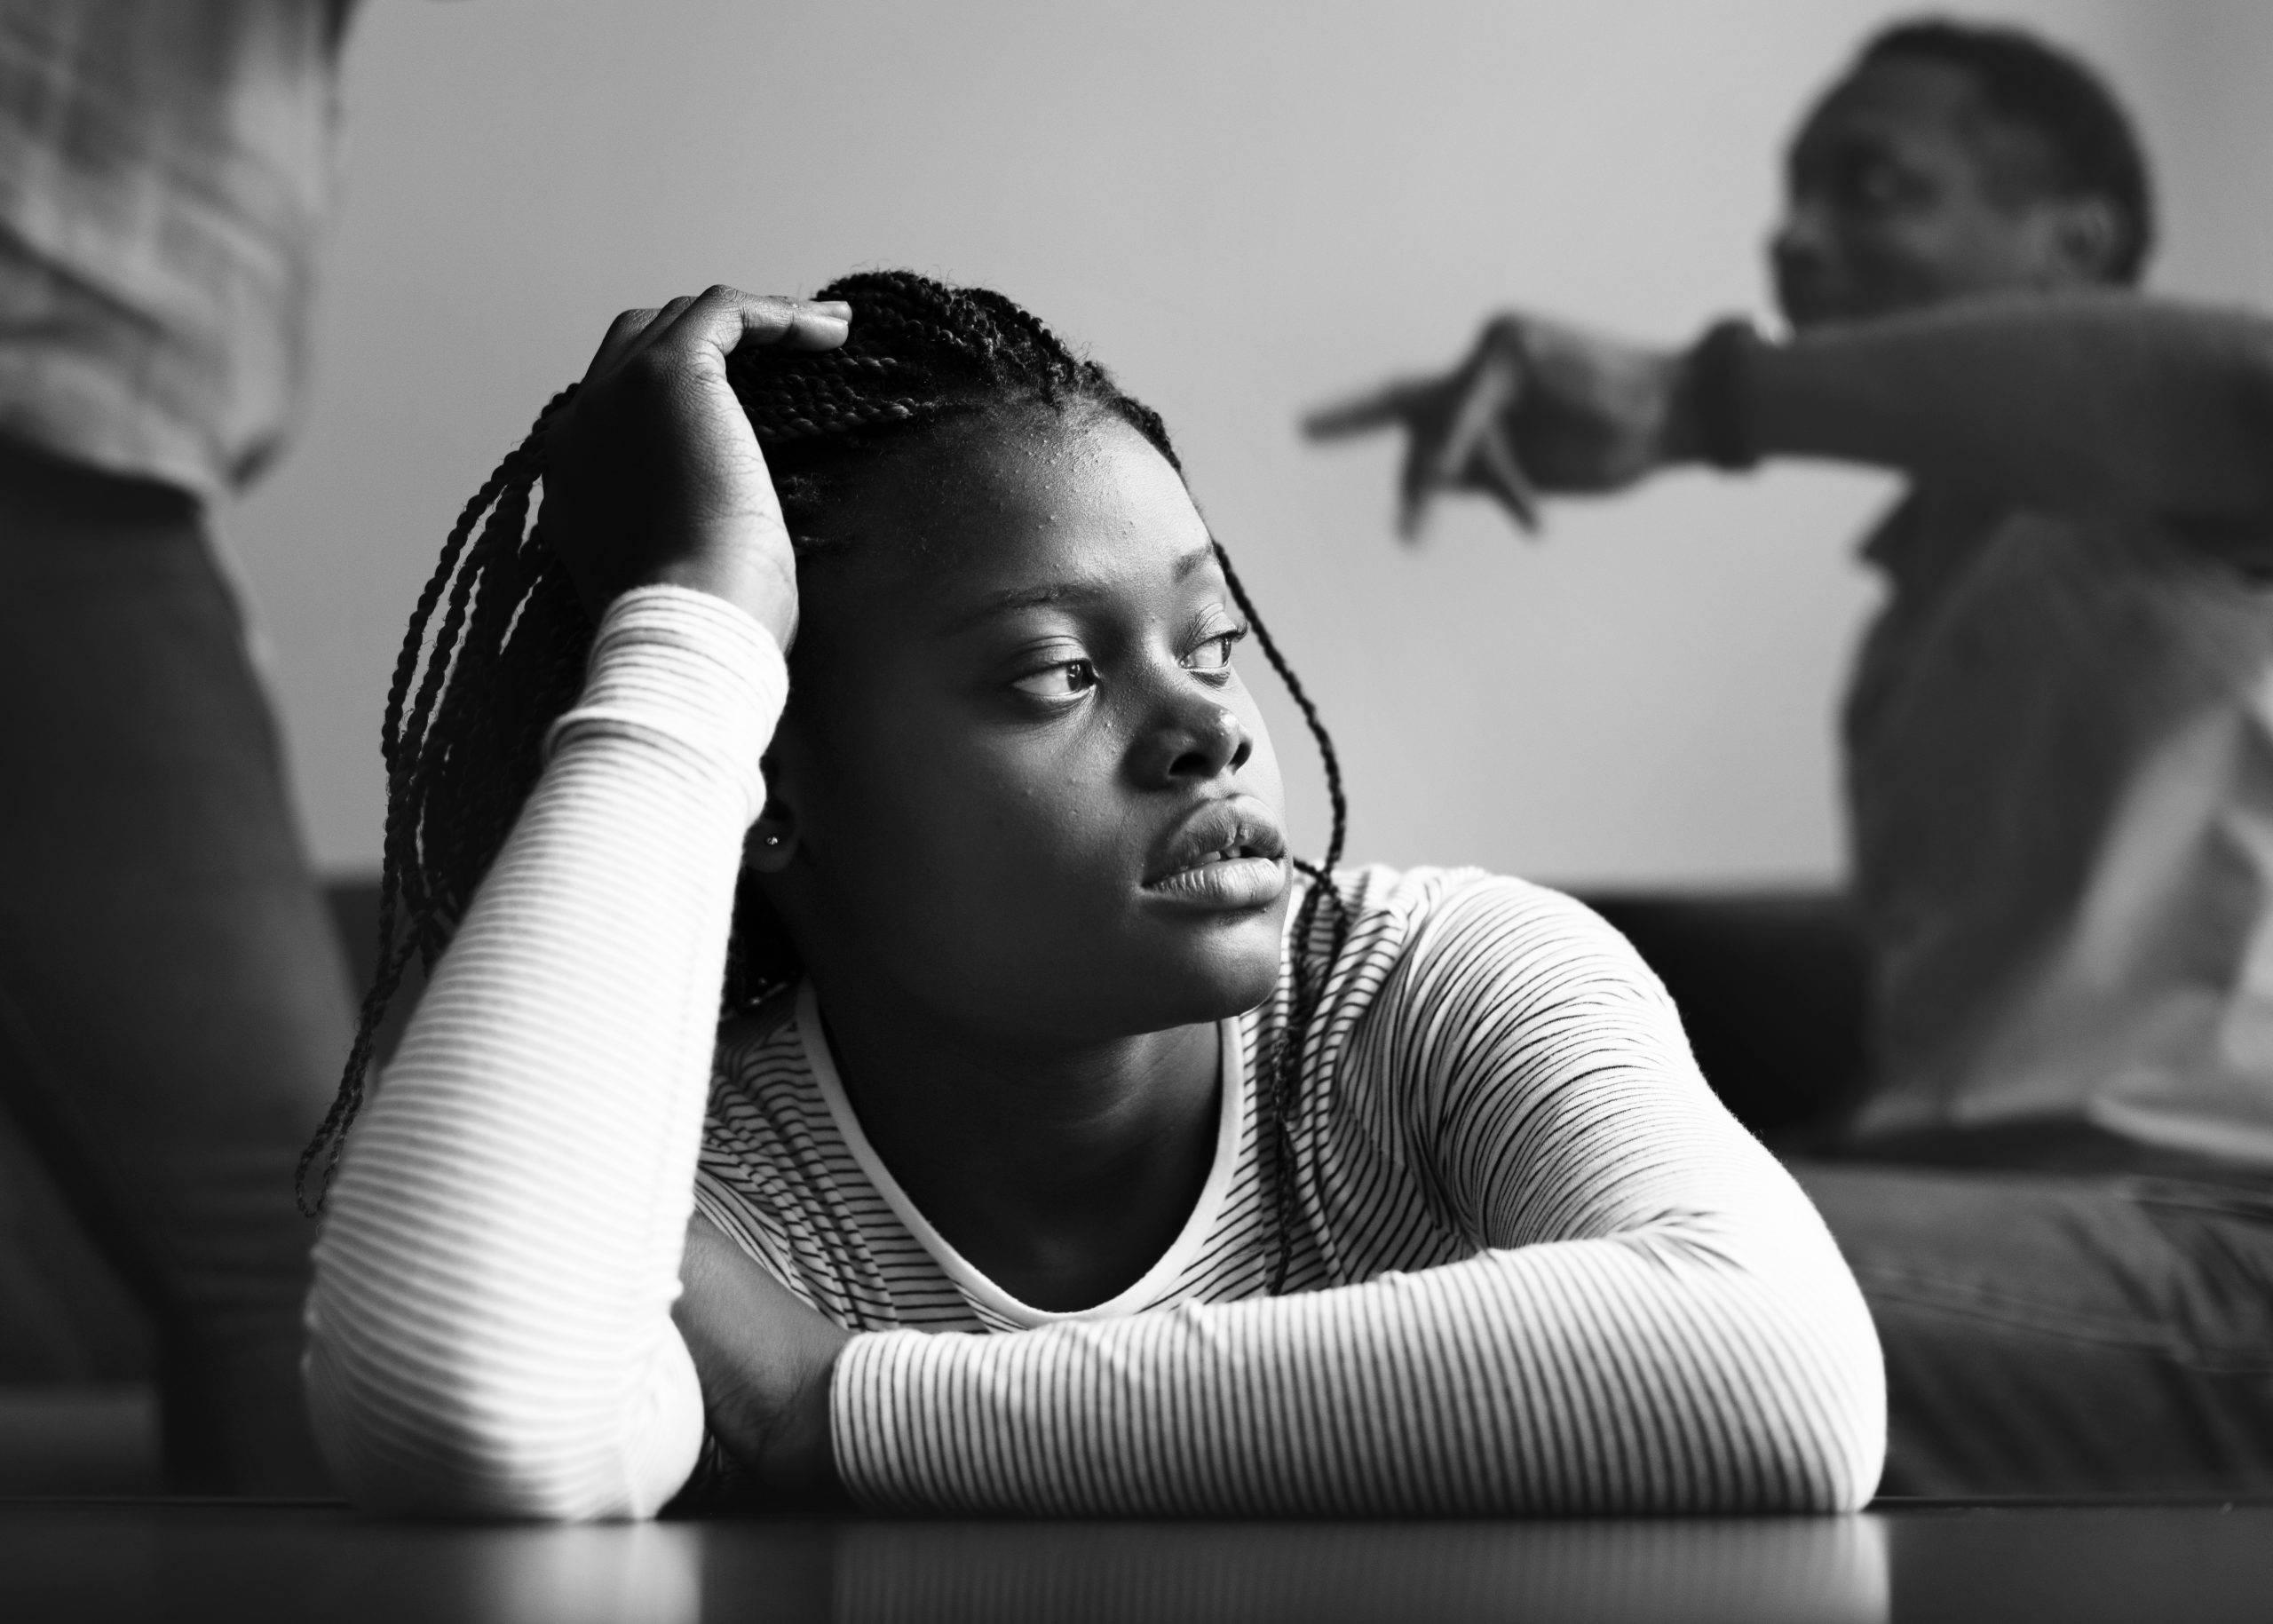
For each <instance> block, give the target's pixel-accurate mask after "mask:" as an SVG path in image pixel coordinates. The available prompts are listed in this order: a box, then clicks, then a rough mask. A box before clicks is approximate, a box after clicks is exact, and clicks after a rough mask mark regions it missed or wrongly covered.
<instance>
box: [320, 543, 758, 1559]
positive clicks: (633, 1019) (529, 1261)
mask: <svg viewBox="0 0 2273 1624" xmlns="http://www.w3.org/2000/svg"><path fill="white" fill-rule="evenodd" d="M787 686H788V683H787V677H786V673H785V669H784V667H783V663H782V659H781V654H780V649H779V648H778V647H777V646H775V644H774V642H773V640H772V638H771V637H770V636H769V635H768V634H767V633H766V632H765V630H764V629H763V628H762V627H760V626H759V625H758V624H757V622H756V621H754V620H752V619H751V618H750V617H749V616H748V615H747V614H743V613H742V612H741V610H739V609H736V608H734V607H733V606H730V605H728V604H725V602H723V601H721V600H719V599H717V598H710V597H708V596H706V595H704V594H701V593H699V592H691V591H686V590H680V589H677V588H671V587H652V588H645V589H641V590H638V591H635V592H630V593H627V594H626V595H625V596H624V597H623V598H621V599H619V600H618V601H617V602H616V603H615V604H614V606H612V607H611V608H610V609H609V611H608V613H607V615H606V618H605V620H604V621H603V622H602V624H601V626H600V629H599V632H598V638H597V639H596V641H595V644H594V647H593V653H592V657H591V663H590V670H589V674H588V677H587V679H586V683H585V687H584V691H583V694H582V699H581V701H580V702H579V703H578V705H577V707H576V708H575V709H573V710H571V711H570V712H568V713H567V714H566V716H564V717H562V718H561V719H560V721H559V722H558V724H557V725H555V728H554V731H553V735H552V739H551V741H550V742H551V753H550V762H549V763H548V764H547V766H546V768H545V770H544V772H543V776H542V778H541V779H540V780H539V782H538V784H537V787H536V788H535V791H534V792H533V793H532V795H531V796H530V798H529V800H528V803H527V806H526V807H525V808H524V810H523V811H522V812H521V815H520V818H519V820H518V822H517V823H516V824H515V826H514V828H513V831H512V834H511V836H509V837H508V839H507V840H506V842H505V844H504V847H503V851H502V852H500V853H499V855H498V858H497V860H496V862H495V866H494V867H493V868H492V869H491V871H490V874H489V875H488V877H487V879H486V880H485V881H484V882H483V883H482V885H481V888H480V891H479V894H478V895H477V897H476V898H475V899H474V902H473V905H472V907H471V908H470V909H469V910H468V912H467V915H466V917H465V919H464V921H463V923H462V924H461V926H460V927H459V929H458V931H457V934H456V937H455V940H454V941H453V943H452V945H451V947H450V949H449V951H448V953H447V954H446V955H444V957H443V959H442V961H441V963H440V964H439V965H438V966H437V967H436V970H435V974H434V978H433V982H432V985H431V986H429V987H428V989H427V991H426V994H425V996H424V1000H423V1001H422V1002H421V1003H420V1006H419V1009H418V1012H417V1014H416V1017H415V1018H413V1020H412V1021H411V1024H410V1027H409V1030H408V1032H407V1033H406V1034H405V1035H404V1038H403V1042H402V1047H401V1050H400V1053H399V1054H398V1055H397V1057H396V1058H395V1060H394V1062H393V1064H392V1065H391V1066H389V1067H388V1068H387V1072H386V1075H385V1078H384V1084H383V1086H381V1087H379V1088H378V1089H376V1092H375V1094H374V1097H373V1098H372V1100H371V1102H370V1105H369V1106H368V1109H367V1111H366V1112H365V1113H364V1115H363V1118H362V1120H361V1121H360V1122H359V1123H358V1125H357V1127H356V1129H355V1132H354V1134H353V1136H352V1139H351V1140H350V1142H349V1145H348V1148H347V1153H346V1155H345V1161H344V1165H343V1166H342V1168H341V1170H340V1174H339V1177H338V1180H337V1184H336V1185H335V1186H334V1188H333V1190H332V1192H331V1196H330V1200H329V1216H328V1217H327V1219H326V1222H325V1224H324V1227H323V1232H322V1234H321V1239H320V1240H318V1242H317V1245H316V1248H315V1283H314V1286H313V1290H312V1291H311V1293H310V1295H309V1300H308V1307H307V1316H306V1318H307V1332H308V1345H307V1353H306V1358H305V1377H306V1385H307V1390H308V1398H309V1404H310V1406H311V1410H312V1413H313V1417H314V1421H315V1423H316V1430H317V1434H318V1437H319V1438H320V1439H321V1442H322V1444H323V1446H324V1450H325V1453H326V1455H327V1457H328V1459H329V1462H330V1464H331V1467H332V1469H333V1471H334V1472H335V1474H336V1475H337V1479H338V1481H339V1482H340V1484H341V1485H342V1486H343V1487H344V1488H345V1490H346V1492H347V1493H348V1494H349V1495H350V1496H351V1497H352V1498H353V1499H354V1500H355V1501H358V1502H359V1503H360V1504H362V1505H365V1506H368V1507H371V1508H373V1509H383V1510H392V1511H414V1512H422V1513H429V1514H431V1513H436V1512H451V1513H459V1514H470V1515H479V1516H506V1517H547V1518H596V1517H639V1516H646V1515H650V1514H652V1513H653V1511H654V1510H656V1509H658V1508H660V1507H661V1505H662V1504H663V1503H664V1501H667V1500H669V1498H670V1496H671V1495H672V1494H673V1493H675V1492H676V1491H677V1489H678V1488H679V1486H680V1485H682V1484H683V1483H684V1482H685V1480H686V1477H687V1475H688V1473H689V1472H690V1471H691V1470H693V1465H694V1462H695V1458H696V1454H697V1451H698V1449H699V1447H700V1446H701V1437H702V1398H701V1389H700V1385H699V1383H698V1382H697V1380H696V1377H695V1372H694V1367H693V1361H692V1359H690V1357H689V1356H688V1354H687V1351H686V1349H685V1344H684V1343H682V1342H681V1340H680V1338H679V1335H678V1332H677V1327H675V1326H674V1325H673V1324H672V1321H671V1318H670V1310H671V1305H672V1303H674V1302H675V1301H676V1300H677V1295H678V1290H679V1268H680V1262H681V1257H682V1254H683V1251H684V1248H685V1233H686V1225H687V1221H688V1218H689V1216H690V1214H691V1212H692V1209H693V1181H694V1168H695V1161H696V1157H697V1153H698V1152H699V1149H700V1142H701V1126H702V1117H703V1111H704V1106H705V1103H706V1098H707V1095H708V1085H709V1074H710V1066H711V1055H712V1049H713V1044H714V1040H715V1035H716V1033H717V1015H718V990H719V986H720V985H721V981H722V978H723V975H724V967H725V946H726V939H727V934H728V931H729V928H730V924H731V910H732V907H733V891H734V877H735V874H736V870H737V867H738V866H739V863H740V860H741V841H742V837H743V835H744V833H745V831H746V830H747V829H748V826H749V824H750V822H751V821H752V820H754V819H755V817H756V814H757V812H758V809H759V808H760V806H761V805H762V804H763V802H764V786H763V783H762V781H761V779H760V775H759V768H758V759H759V756H760V754H761V753H762V752H763V750H764V748H765V745H766V742H767V740H768V738H769V737H770V736H771V734H772V728H773V725H774V723H775V721H776V720H777V719H778V717H779V716H780V709H781V706H782V702H783V700H784V698H785V695H786V693H787Z"/></svg>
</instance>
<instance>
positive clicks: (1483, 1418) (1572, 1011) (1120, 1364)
mask: <svg viewBox="0 0 2273 1624" xmlns="http://www.w3.org/2000/svg"><path fill="white" fill-rule="evenodd" d="M1408 923H1409V922H1408ZM1344 963H1345V964H1347V963H1350V960H1348V959H1345V961H1344ZM1369 977H1370V972H1368V973H1367V974H1366V975H1354V974H1342V975H1339V977H1338V978H1339V979H1340V980H1341V982H1342V986H1341V995H1342V996H1345V997H1346V996H1348V995H1349V994H1350V991H1351V986H1352V984H1353V983H1354V982H1356V981H1358V980H1361V979H1367V978H1369ZM1331 1014H1332V1012H1331V1011H1329V1019H1328V1021H1327V1031H1328V1032H1329V1033H1330V1034H1333V1035H1332V1036H1331V1038H1330V1039H1329V1042H1330V1044H1331V1045H1332V1046H1333V1047H1334V1050H1335V1052H1333V1053H1330V1054H1328V1056H1327V1058H1326V1060H1325V1062H1324V1065H1325V1067H1326V1074H1327V1075H1337V1076H1339V1077H1341V1078H1342V1079H1343V1081H1345V1082H1346V1081H1347V1080H1348V1079H1351V1078H1356V1077H1359V1076H1361V1075H1364V1074H1368V1073H1370V1074H1371V1075H1373V1076H1374V1077H1376V1078H1378V1079H1380V1080H1381V1081H1380V1084H1379V1086H1378V1088H1377V1089H1376V1090H1375V1093H1376V1098H1375V1100H1374V1102H1372V1103H1371V1104H1370V1105H1369V1103H1368V1102H1367V1101H1366V1100H1365V1099H1362V1098H1358V1097H1352V1098H1351V1099H1350V1101H1349V1102H1348V1108H1350V1109H1353V1110H1357V1111H1360V1112H1367V1111H1369V1110H1371V1109H1372V1108H1373V1105H1380V1106H1381V1107H1382V1111H1383V1113H1384V1124H1385V1130H1386V1132H1387V1133H1388V1134H1389V1135H1390V1136H1391V1137H1392V1139H1394V1140H1396V1141H1399V1142H1401V1150H1402V1153H1403V1154H1405V1155H1406V1156H1408V1157H1410V1158H1411V1159H1412V1160H1413V1163H1414V1168H1413V1170H1414V1176H1416V1177H1419V1178H1421V1179H1422V1180H1424V1181H1426V1182H1428V1183H1429V1184H1432V1185H1433V1187H1434V1190H1435V1192H1436V1195H1437V1200H1438V1201H1439V1202H1440V1204H1441V1208H1442V1211H1443V1213H1444V1215H1445V1218H1446V1220H1447V1221H1449V1222H1451V1223H1453V1224H1456V1225H1458V1226H1460V1227H1461V1228H1462V1229H1464V1230H1465V1231H1466V1232H1469V1234H1470V1235H1471V1236H1472V1238H1473V1240H1474V1241H1475V1243H1476V1245H1477V1248H1478V1249H1477V1253H1476V1254H1475V1255H1474V1256H1471V1257H1469V1258H1468V1259H1466V1260H1464V1261H1462V1262H1459V1263H1456V1264H1447V1265H1445V1266H1443V1267H1439V1268H1434V1269H1428V1270H1422V1271H1415V1272H1413V1273H1410V1274H1388V1275H1383V1276H1382V1277H1380V1278H1378V1279H1373V1280H1370V1281H1367V1282H1366V1283H1364V1284H1360V1285H1354V1286H1347V1287H1337V1288H1334V1289H1330V1290H1325V1291H1319V1292H1313V1293H1307V1294H1303V1295H1294V1296H1287V1297H1281V1298H1276V1299H1265V1300H1251V1301H1246V1302H1239V1303H1219V1304H1206V1305H1203V1304H1190V1303H1187V1304H1181V1305H1178V1306H1176V1307H1175V1308H1173V1309H1169V1310H1166V1311H1158V1312H1153V1313H1147V1314H1141V1315H1137V1316H1135V1317H1133V1318H1130V1319H1120V1320H1105V1321H1090V1322H1074V1323H1069V1324H1061V1325H1053V1326H1049V1327H1041V1328H1038V1329H1034V1330H1030V1331H1023V1332H1018V1333H1015V1334H1012V1335H1001V1336H990V1337H973V1336H933V1335H922V1334H920V1333H912V1332H906V1331H891V1332H883V1333H877V1334H874V1335H865V1336H859V1337H856V1338H854V1339H853V1341H852V1342H851V1343H850V1344H849V1345H848V1346H847V1348H846V1350H845V1351H844V1353H843V1356H842V1358H841V1360H840V1363H839V1365H838V1367H837V1373H836V1385H835V1388H834V1389H833V1392H832V1404H833V1407H834V1415H833V1425H834V1434H835V1439H836V1452H837V1461H838V1467H839V1470H840V1471H841V1472H842V1474H843V1477H844V1478H845V1481H846V1483H847V1485H848V1486H849V1487H850V1488H851V1490H852V1491H853V1493H855V1494H856V1496H858V1497H859V1499H860V1500H861V1501H864V1502H865V1503H867V1504H868V1505H870V1506H872V1507H875V1508H878V1509H926V1510H934V1511H960V1512H1004V1511H1010V1512H1030V1513H1040V1514H1050V1515H1084V1514H1100V1513H1105V1514H1112V1513H1123V1514H1156V1515H1208V1514H1234V1515H1237V1514H1247V1515H1286V1514H1303V1513H1308V1514H1328V1515H1337V1514H1338V1515H1408V1516H1412V1515H1419V1516H1426V1515H1439V1516H1443V1515H1466V1516H1479V1515H1485V1516H1488V1515H1501V1514H1508V1513H1521V1512H1555V1513H1578V1512H1612V1511H1629V1512H1639V1511H1708V1510H1710V1511H1739V1510H1816V1511H1829V1510H1841V1509H1852V1508H1854V1507H1857V1506H1859V1505H1860V1504H1861V1503H1862V1502H1863V1501H1865V1500H1866V1499H1867V1498H1868V1497H1869V1495H1870V1493H1871V1492H1872V1490H1873V1487H1874V1485H1876V1482H1877V1479H1878V1475H1879V1470H1880V1466H1881V1460H1882V1456H1883V1454H1884V1448H1885V1395H1884V1375H1883V1371H1882V1367H1881V1361H1880V1355H1879V1348H1878V1343H1877V1339H1876V1336H1875V1334H1874V1333H1873V1329H1872V1327H1871V1322H1870V1318H1869V1314H1868V1311H1867V1310H1866V1309H1865V1306H1864V1303H1863V1301H1862V1298H1861V1295H1860V1294H1859V1293H1858V1292H1857V1289H1856V1287H1855V1284H1854V1281H1853V1279H1852V1278H1851V1276H1850V1275H1849V1272H1848V1271H1847V1268H1846V1266H1845V1264H1844V1263H1843V1262H1842V1261H1841V1257H1840V1256H1839V1253H1838V1251H1837V1248H1836V1247H1835V1245H1834V1244H1833V1241H1832V1240H1831V1238H1830V1235H1829V1234H1828V1232H1826V1229H1825V1228H1824V1225H1823V1224H1822V1221H1821V1220H1820V1218H1818V1216H1817V1215H1816V1213H1815V1212H1814V1210H1813V1208H1811V1207H1810V1205H1809V1204H1808V1201H1807V1200H1806V1198H1805V1196H1804V1195H1802V1193H1801V1192H1800V1190H1799V1188H1798V1186H1797V1185H1796V1184H1794V1182H1793V1180H1792V1179H1791V1177H1790V1176H1788V1175H1787V1174H1786V1172H1785V1171H1784V1170H1783V1168H1781V1167H1779V1166H1778V1164H1777V1162H1776V1161H1775V1160H1774V1159H1773V1158H1772V1157H1770V1155H1769V1154H1768V1153H1766V1152H1765V1151H1764V1150H1762V1148H1761V1146H1760V1145H1758V1144H1757V1143H1756V1142H1754V1140H1753V1139H1752V1138H1751V1137H1749V1136H1748V1135H1747V1134H1746V1133H1745V1131H1744V1130H1743V1129H1741V1128H1740V1127H1739V1126H1738V1124H1737V1123H1736V1121H1734V1120H1733V1119H1732V1118H1730V1116H1729V1115H1728V1113H1727V1112H1726V1111H1725V1110H1724V1109H1723V1108H1722V1106H1721V1105H1719V1103H1718V1102H1717V1101H1716V1100H1715V1098H1714V1097H1713V1096H1712V1094H1711V1093H1710V1091H1709V1090H1708V1089H1707V1087H1706V1085H1705V1082H1704V1081H1703V1079H1702V1077H1701V1076H1700V1075H1699V1073H1698V1071H1697V1068H1696V1065H1695V1062H1694V1061H1693V1060H1692V1059H1691V1057H1690V1054H1689V1050H1688V1045H1687V1043H1686V1042H1685V1041H1684V1039H1683V1035H1682V1033H1681V1029H1680V1024H1679V1021H1678V1018H1676V1016H1675V1012H1674V1010H1673V1007H1672V1004H1671V1002H1670V1001H1669V1000H1668V999H1667V996H1666V994H1665V993H1664V991H1663V989H1662V988H1661V987H1660V986H1659V985H1658V984H1657V982H1656V980H1655V978H1653V977H1651V975H1650V973H1649V971H1648V970H1646V969H1645V968H1644V967H1643V965H1642V963H1641V962H1640V960H1639V959H1638V957H1637V956H1636V955H1635V954H1634V952H1633V950H1632V949H1631V948H1630V947H1628V945H1627V944H1626V943H1625V942H1624V940H1623V939H1621V938H1620V937H1619V936H1618V935H1617V933H1616V932H1615V931H1612V930H1611V929H1610V927H1609V926H1607V925H1606V924H1604V923H1601V922H1600V921H1599V920H1597V919H1596V918H1595V917H1594V916H1593V915H1591V914H1589V913H1588V912H1587V911H1586V910H1585V909H1583V908H1581V907H1579V906H1578V905H1577V904H1575V903H1572V902H1570V901H1568V900H1567V899H1561V898H1557V897H1554V896H1553V895H1552V894H1551V893H1548V892H1545V891H1538V890H1536V889H1534V888H1532V887H1529V886H1525V885H1522V884H1520V883H1517V882H1512V881H1496V880H1487V879H1482V878H1481V877H1480V876H1479V877H1478V881H1477V883H1469V884H1467V885H1464V886H1460V887H1456V888H1453V891H1451V893H1450V894H1449V895H1446V896H1445V897H1443V898H1441V899H1439V900H1438V901H1437V903H1436V905H1435V906H1434V907H1432V908H1431V909H1430V911H1429V912H1428V914H1427V915H1426V917H1425V918H1423V919H1422V920H1420V921H1419V922H1418V923H1417V924H1414V925H1413V926H1412V929H1411V931H1410V935H1409V939H1407V940H1406V942H1405V943H1404V945H1403V947H1402V949H1401V950H1400V951H1399V952H1398V955H1397V956H1396V961H1395V963H1394V967H1393V969H1391V970H1390V972H1389V974H1388V976H1387V978H1386V980H1385V981H1383V982H1382V983H1380V991H1379V993H1378V994H1377V995H1376V996H1375V998H1374V1004H1373V1007H1372V1009H1371V1010H1370V1011H1369V1012H1368V1013H1367V1014H1366V1016H1365V1017H1364V1018H1360V1019H1358V1020H1356V1021H1354V1022H1350V1023H1346V1024H1344V1023H1337V1022H1335V1021H1334V1020H1333V1019H1332V1018H1331ZM1359 1092H1362V1090H1359Z"/></svg>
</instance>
